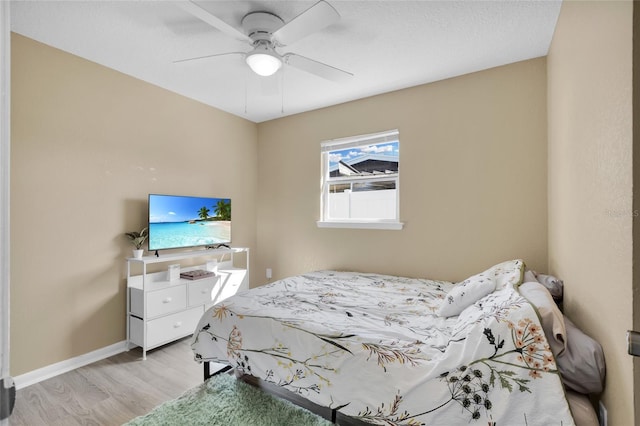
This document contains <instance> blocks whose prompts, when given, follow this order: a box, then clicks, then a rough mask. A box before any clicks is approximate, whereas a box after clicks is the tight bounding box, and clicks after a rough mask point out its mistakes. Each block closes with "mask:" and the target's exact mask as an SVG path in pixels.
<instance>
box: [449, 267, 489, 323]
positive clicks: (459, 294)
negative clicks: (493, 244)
mask: <svg viewBox="0 0 640 426" xmlns="http://www.w3.org/2000/svg"><path fill="white" fill-rule="evenodd" d="M492 269H493V268H492ZM492 269H490V270H487V271H484V272H482V273H480V274H478V275H474V276H472V277H470V278H467V279H466V280H464V281H462V282H460V283H458V284H456V285H455V287H453V288H452V289H451V290H450V291H449V293H448V294H447V295H446V296H445V298H444V301H443V302H442V304H441V305H440V309H439V311H438V315H440V316H442V317H452V316H455V315H460V312H462V311H463V310H464V309H465V308H466V307H468V306H471V305H473V304H474V303H475V302H476V301H478V300H480V299H481V298H483V297H484V296H486V295H487V294H489V293H491V292H493V290H495V288H496V281H495V274H494V271H493V270H492Z"/></svg>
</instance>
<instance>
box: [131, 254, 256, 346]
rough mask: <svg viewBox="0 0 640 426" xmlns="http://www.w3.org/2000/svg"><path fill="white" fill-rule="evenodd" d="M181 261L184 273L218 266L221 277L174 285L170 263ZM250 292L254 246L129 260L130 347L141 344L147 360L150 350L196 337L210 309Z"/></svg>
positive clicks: (180, 279)
mask: <svg viewBox="0 0 640 426" xmlns="http://www.w3.org/2000/svg"><path fill="white" fill-rule="evenodd" d="M176 263H178V264H180V270H181V271H182V272H185V271H191V270H198V269H208V267H209V268H211V267H213V270H214V271H215V275H213V276H208V277H206V278H201V279H197V280H188V279H184V278H179V279H175V280H173V281H170V280H169V272H168V269H169V265H171V264H176ZM163 264H164V265H163ZM213 265H215V266H213ZM148 268H149V269H152V270H153V272H150V271H149V270H148ZM134 270H135V271H134ZM248 289H249V249H248V248H237V247H233V248H218V249H211V250H194V251H189V252H182V253H166V254H163V255H162V257H157V253H156V254H155V255H151V256H143V257H141V258H133V257H132V258H128V259H127V348H130V347H132V345H133V346H140V347H141V348H142V359H146V358H147V351H148V350H150V349H153V348H156V347H158V346H161V345H164V344H167V343H170V342H173V341H174V340H177V339H181V338H183V337H185V336H189V335H190V334H193V331H194V330H195V329H196V325H197V324H198V321H199V320H200V317H202V314H203V313H204V312H205V310H207V309H209V308H210V307H211V306H213V305H214V304H216V303H219V302H221V301H223V300H224V299H226V298H227V297H230V296H233V295H234V294H236V293H237V292H238V291H242V290H248Z"/></svg>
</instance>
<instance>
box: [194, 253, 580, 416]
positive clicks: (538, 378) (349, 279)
mask: <svg viewBox="0 0 640 426" xmlns="http://www.w3.org/2000/svg"><path fill="white" fill-rule="evenodd" d="M523 267H524V265H523V263H522V262H521V261H513V262H511V263H510V264H509V265H508V267H507V268H506V270H502V271H501V278H500V279H501V281H500V282H501V284H500V285H498V288H497V289H496V290H495V291H494V292H493V293H491V294H489V295H488V296H485V297H483V298H482V299H480V300H478V301H477V302H475V303H474V304H473V305H471V306H469V307H468V308H466V309H465V310H464V311H463V312H462V313H461V314H460V315H459V316H455V317H450V318H443V317H441V316H439V315H438V314H437V312H438V308H439V306H440V304H441V303H442V302H443V300H444V298H445V296H446V295H447V292H448V291H449V290H450V289H451V288H453V286H454V284H453V283H450V282H444V281H434V280H426V279H410V278H401V277H394V276H385V275H378V274H370V273H353V272H336V271H320V272H313V273H308V274H304V275H300V276H296V277H292V278H287V279H283V280H280V281H277V282H274V283H272V284H269V285H265V286H262V287H259V288H255V289H252V290H250V291H247V292H244V293H239V294H237V295H235V296H233V297H231V298H229V299H227V300H225V301H223V302H222V303H219V304H218V305H216V306H214V307H212V308H211V309H209V310H208V311H207V312H206V313H205V314H204V316H203V317H202V319H201V320H200V323H199V325H198V327H197V329H196V332H195V333H194V336H193V341H192V348H193V351H194V354H195V359H196V360H197V361H209V360H210V361H217V362H228V363H231V364H232V365H233V366H234V367H235V368H236V369H237V370H238V371H239V372H240V373H246V374H251V375H253V376H256V377H258V378H260V379H262V380H264V381H267V382H271V383H274V384H277V385H280V386H283V387H285V388H286V389H288V390H290V391H292V392H294V393H297V394H299V395H302V396H304V397H306V398H307V399H309V400H311V401H313V402H315V403H316V404H320V405H322V406H326V407H330V408H333V409H338V410H339V411H340V412H342V413H343V414H346V415H348V416H351V417H355V418H358V419H360V420H362V421H365V422H369V423H373V424H380V425H389V426H393V425H447V426H449V425H456V424H462V425H466V424H478V425H487V424H488V425H490V426H496V425H497V426H501V425H505V426H506V425H510V426H511V425H529V426H532V425H567V426H568V425H573V424H574V421H573V418H572V416H571V413H570V410H569V407H568V404H567V402H566V399H565V395H564V390H563V386H562V384H561V381H560V377H559V374H558V372H557V370H556V364H555V360H554V358H553V355H552V353H551V350H550V348H549V345H548V343H547V340H546V338H545V336H544V333H543V331H542V327H541V325H540V322H539V319H538V316H537V313H536V311H535V309H534V308H533V307H532V306H531V305H530V304H529V303H528V302H527V301H526V300H525V299H524V298H523V297H522V296H520V294H519V293H518V292H517V285H518V284H519V283H520V279H521V277H522V268H523ZM503 269H504V268H503Z"/></svg>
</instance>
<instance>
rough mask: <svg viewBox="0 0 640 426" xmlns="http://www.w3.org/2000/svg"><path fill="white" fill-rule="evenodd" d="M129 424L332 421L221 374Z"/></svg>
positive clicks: (237, 425)
mask: <svg viewBox="0 0 640 426" xmlns="http://www.w3.org/2000/svg"><path fill="white" fill-rule="evenodd" d="M126 425H127V426H142V425H144V426H156V425H158V426H159V425H162V426H165V425H189V426H192V425H193V426H195V425H207V426H216V425H221V426H222V425H224V426H303V425H309V426H330V425H332V423H331V422H330V421H328V420H326V419H323V418H322V417H319V416H316V415H315V414H313V413H311V412H310V411H308V410H305V409H304V408H300V407H298V406H296V405H294V404H292V403H290V402H289V401H285V400H283V399H280V398H277V397H275V396H272V395H269V394H267V393H265V392H263V391H261V390H260V389H256V388H255V387H253V386H251V385H248V384H246V383H244V382H242V381H240V380H236V379H235V377H233V376H230V375H228V374H220V375H217V376H214V377H212V378H211V379H209V380H207V381H206V382H204V383H202V384H201V385H200V386H197V387H195V388H193V389H190V390H188V391H187V392H185V393H184V394H183V395H182V396H180V397H179V398H177V399H174V400H172V401H168V402H165V403H164V404H162V405H159V406H158V407H156V408H154V409H153V411H151V412H150V413H149V414H147V415H145V416H141V417H137V418H135V419H133V420H131V421H130V422H129V423H127V424H126Z"/></svg>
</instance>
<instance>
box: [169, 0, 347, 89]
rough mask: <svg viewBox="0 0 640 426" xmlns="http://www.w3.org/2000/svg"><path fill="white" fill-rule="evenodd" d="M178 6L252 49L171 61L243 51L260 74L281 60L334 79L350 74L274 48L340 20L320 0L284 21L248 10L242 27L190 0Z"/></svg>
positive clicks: (270, 70)
mask: <svg viewBox="0 0 640 426" xmlns="http://www.w3.org/2000/svg"><path fill="white" fill-rule="evenodd" d="M179 6H180V7H181V8H182V9H184V10H185V11H187V12H188V13H190V14H191V15H193V16H195V17H196V18H198V19H200V20H202V21H204V22H206V23H207V24H209V25H211V26H212V27H215V28H217V29H218V30H220V31H222V32H223V33H225V34H227V35H229V36H231V37H233V38H235V39H237V40H241V41H244V42H246V43H248V44H250V45H251V46H252V47H253V49H252V50H251V51H249V52H227V53H218V54H213V55H206V56H200V57H197V58H188V59H181V60H178V61H174V62H175V63H177V62H186V61H193V60H197V59H204V58H211V57H214V56H224V55H243V56H244V58H245V61H246V62H247V65H249V67H250V68H251V69H252V70H253V71H254V72H255V73H256V74H258V75H261V76H270V75H273V74H275V73H276V72H277V71H278V70H279V69H280V68H281V67H282V65H283V64H287V65H290V66H292V67H295V68H298V69H300V70H303V71H306V72H309V73H311V74H314V75H317V76H319V77H322V78H325V79H327V80H332V81H337V82H340V81H345V80H348V79H349V78H351V77H353V74H352V73H350V72H347V71H344V70H341V69H339V68H336V67H332V66H331V65H327V64H325V63H322V62H318V61H315V60H313V59H310V58H307V57H305V56H301V55H298V54H295V53H291V52H288V53H284V54H280V53H278V51H277V49H279V48H280V47H283V46H287V45H289V44H291V43H294V42H296V41H298V40H300V39H301V38H303V37H306V36H307V35H309V34H312V33H314V32H316V31H319V30H321V29H323V28H325V27H328V26H329V25H331V24H333V23H335V22H337V21H338V20H340V14H339V13H338V11H336V10H335V9H334V8H333V6H331V5H330V4H329V3H327V2H326V1H324V0H320V1H319V2H317V3H316V4H314V5H313V6H311V7H310V8H309V9H307V10H305V11H304V12H302V13H301V14H299V15H298V16H296V17H295V18H293V19H292V20H291V21H289V22H286V23H285V22H284V20H283V19H282V18H280V17H279V16H278V15H276V14H273V13H271V12H262V11H256V12H250V13H248V14H246V15H245V16H244V17H243V18H242V29H243V31H240V30H238V29H236V28H235V27H233V26H231V25H229V24H227V23H226V22H224V21H223V20H221V19H220V18H218V17H217V16H215V15H213V14H211V13H210V12H209V11H207V10H205V9H204V8H202V7H201V6H200V5H198V4H197V3H195V2H193V1H191V0H185V1H182V2H180V3H179Z"/></svg>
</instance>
